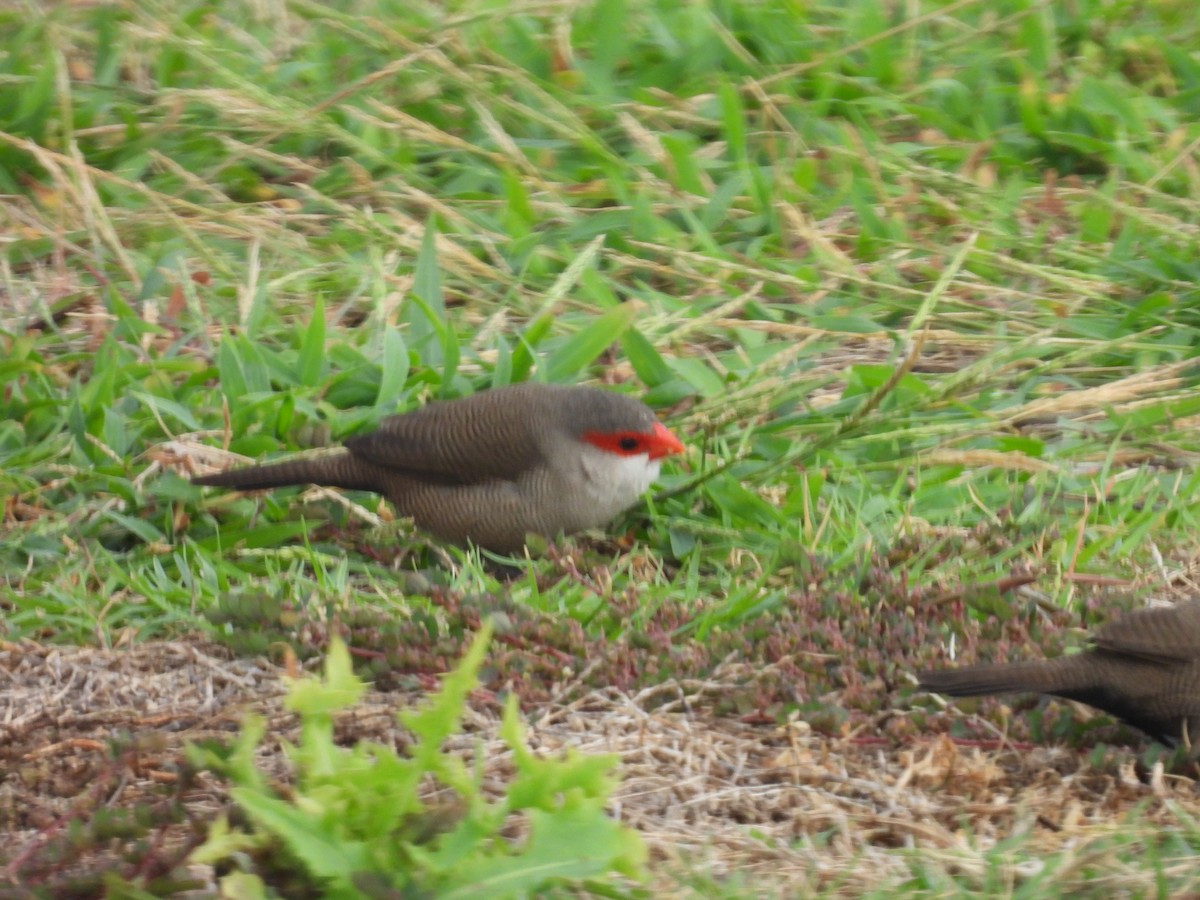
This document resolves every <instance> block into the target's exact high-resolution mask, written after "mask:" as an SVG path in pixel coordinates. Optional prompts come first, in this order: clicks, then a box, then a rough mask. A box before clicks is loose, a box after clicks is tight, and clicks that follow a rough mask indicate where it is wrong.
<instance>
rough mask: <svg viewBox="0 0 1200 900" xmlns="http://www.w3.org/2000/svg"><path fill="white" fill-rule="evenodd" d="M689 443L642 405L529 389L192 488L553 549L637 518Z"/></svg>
mask: <svg viewBox="0 0 1200 900" xmlns="http://www.w3.org/2000/svg"><path fill="white" fill-rule="evenodd" d="M683 450H684V447H683V444H682V443H681V442H680V440H679V439H678V438H677V437H676V436H675V435H674V434H673V433H672V432H671V431H669V430H668V429H667V428H666V426H664V425H663V424H662V423H661V422H659V421H658V419H657V418H656V417H655V415H654V413H653V412H652V411H651V410H650V408H649V407H648V406H646V405H645V404H644V403H641V402H640V401H638V400H635V399H633V398H632V397H627V396H624V395H621V394H615V393H612V392H610V391H606V390H602V389H600V388H594V387H585V386H566V385H549V384H539V383H532V382H529V383H522V384H515V385H508V386H506V387H498V388H493V389H491V390H486V391H480V392H479V393H477V394H473V395H471V396H468V397H462V398H459V399H456V400H445V401H438V402H433V403H430V404H428V405H426V406H423V407H421V408H420V409H417V410H414V411H412V412H408V413H402V414H400V415H395V416H388V417H387V418H385V419H383V420H381V421H380V423H379V427H378V428H377V429H376V430H375V431H372V432H369V433H367V434H362V435H358V436H355V437H352V438H350V439H349V440H347V441H346V442H345V444H344V447H343V448H342V449H339V450H337V451H335V452H333V453H330V454H325V455H320V456H305V457H296V458H293V459H287V460H283V461H281V462H273V463H267V464H264V465H256V466H250V467H245V468H240V469H233V470H228V471H224V472H216V473H213V474H207V475H200V476H198V477H195V478H193V479H192V483H193V484H198V485H206V486H212V487H225V488H236V489H238V490H243V491H250V490H264V489H269V488H276V487H283V486H286V485H296V484H317V485H323V486H329V487H340V488H349V489H356V490H367V491H373V492H375V493H377V494H382V495H383V496H385V497H386V498H387V499H388V500H389V501H391V503H392V505H393V506H394V507H395V509H396V511H397V513H398V514H400V515H401V516H407V517H411V518H412V520H413V522H414V523H415V524H416V525H417V527H418V528H420V529H422V530H423V531H426V532H428V533H429V534H431V535H433V536H434V537H435V538H438V539H440V540H442V541H445V542H448V543H451V544H458V545H461V546H466V545H467V544H475V545H477V546H479V547H482V548H484V549H487V550H491V551H493V552H495V553H500V554H513V553H518V552H520V551H521V548H522V547H523V546H524V545H525V542H526V535H527V534H530V533H532V534H537V535H541V536H543V537H545V538H548V539H553V538H555V537H557V536H558V535H560V534H571V533H574V532H578V531H584V530H586V529H588V528H595V527H598V526H601V525H604V524H606V523H608V522H609V521H611V520H612V519H613V518H614V517H615V516H616V515H617V514H619V513H620V512H622V511H624V510H626V509H628V508H629V507H630V506H632V505H633V504H634V503H636V502H637V500H638V498H639V497H640V496H641V495H642V494H643V493H644V492H645V491H646V489H647V488H649V487H650V485H651V483H652V482H653V481H654V480H655V479H656V478H657V477H658V474H659V468H660V465H661V462H662V460H663V459H664V458H665V457H667V456H671V455H673V454H676V453H682V452H683Z"/></svg>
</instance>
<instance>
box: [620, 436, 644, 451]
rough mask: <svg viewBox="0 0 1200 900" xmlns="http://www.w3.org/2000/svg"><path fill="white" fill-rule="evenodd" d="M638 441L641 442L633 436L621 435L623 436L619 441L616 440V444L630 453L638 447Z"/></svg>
mask: <svg viewBox="0 0 1200 900" xmlns="http://www.w3.org/2000/svg"><path fill="white" fill-rule="evenodd" d="M639 443H641V442H640V441H639V440H638V439H637V438H635V437H623V438H621V440H620V441H618V442H617V446H618V447H620V448H621V449H622V450H624V451H625V452H626V453H632V452H633V451H634V450H636V449H637V448H638V444H639Z"/></svg>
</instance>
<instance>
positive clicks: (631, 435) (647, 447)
mask: <svg viewBox="0 0 1200 900" xmlns="http://www.w3.org/2000/svg"><path fill="white" fill-rule="evenodd" d="M583 439H584V440H585V441H587V442H588V443H589V444H591V445H592V446H593V447H599V448H600V449H601V450H606V451H608V452H609V453H615V454H617V455H618V456H637V455H639V454H641V453H645V454H646V455H647V456H649V457H650V459H662V458H663V457H664V456H670V455H671V454H672V453H682V452H683V444H681V443H680V442H679V438H677V437H675V435H673V434H671V432H670V431H668V430H667V428H666V426H664V425H663V424H662V423H661V422H655V423H654V430H653V431H651V432H650V434H646V433H645V432H641V431H612V432H601V431H587V432H584V435H583Z"/></svg>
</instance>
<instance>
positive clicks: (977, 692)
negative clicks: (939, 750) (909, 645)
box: [917, 601, 1200, 750]
mask: <svg viewBox="0 0 1200 900" xmlns="http://www.w3.org/2000/svg"><path fill="white" fill-rule="evenodd" d="M917 680H918V682H919V685H920V687H921V689H922V690H925V691H930V692H934V693H939V694H948V695H950V696H954V697H978V696H982V695H986V694H1008V693H1027V692H1028V693H1038V694H1050V695H1052V696H1055V697H1063V698H1066V699H1068V700H1077V701H1079V702H1081V703H1086V704H1087V705H1088V706H1093V707H1095V708H1096V709H1099V710H1102V711H1103V712H1106V713H1108V714H1110V715H1112V716H1115V717H1116V718H1118V719H1121V720H1122V721H1124V722H1126V723H1128V724H1129V725H1132V726H1133V727H1134V728H1137V729H1139V730H1140V731H1143V732H1145V733H1146V734H1147V735H1149V736H1150V737H1151V738H1153V739H1154V740H1156V741H1158V742H1159V743H1161V744H1164V745H1166V746H1169V747H1178V746H1183V747H1187V748H1188V749H1189V750H1190V749H1191V746H1192V742H1193V741H1198V740H1200V601H1193V602H1185V603H1180V604H1177V605H1175V606H1153V607H1148V608H1144V609H1139V610H1136V611H1133V612H1130V613H1128V614H1126V615H1124V616H1122V617H1120V618H1117V619H1114V620H1113V621H1111V622H1108V623H1106V624H1105V625H1103V626H1102V627H1100V628H1099V629H1097V630H1096V632H1095V633H1094V634H1093V635H1092V646H1091V647H1090V648H1088V649H1087V650H1084V651H1083V652H1080V653H1075V654H1072V655H1069V656H1060V657H1057V658H1054V659H1042V660H1030V661H1027V662H1018V663H1011V664H997V665H975V666H963V667H961V668H958V669H939V670H932V671H925V672H920V673H918V675H917Z"/></svg>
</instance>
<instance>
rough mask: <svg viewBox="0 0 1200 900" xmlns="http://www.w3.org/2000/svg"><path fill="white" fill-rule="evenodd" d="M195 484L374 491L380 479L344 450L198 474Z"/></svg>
mask: <svg viewBox="0 0 1200 900" xmlns="http://www.w3.org/2000/svg"><path fill="white" fill-rule="evenodd" d="M192 484H199V485H204V486H207V487H225V488H234V489H236V490H240V491H262V490H268V489H270V488H277V487H287V486H288V485H294V484H319V485H324V486H327V487H340V488H349V489H353V490H367V491H371V490H378V489H379V488H378V484H379V478H378V473H377V472H376V471H375V468H374V467H373V466H370V465H364V464H363V463H361V462H360V461H358V460H356V459H354V457H352V456H351V455H350V454H349V453H347V452H345V451H342V452H339V453H333V454H326V455H323V456H314V457H309V458H303V457H301V458H299V459H289V460H284V461H283V462H277V463H268V464H267V465H264V466H247V467H246V468H243V469H230V470H229V471H227V472H214V473H213V474H211V475H199V476H197V477H195V478H193V479H192Z"/></svg>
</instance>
